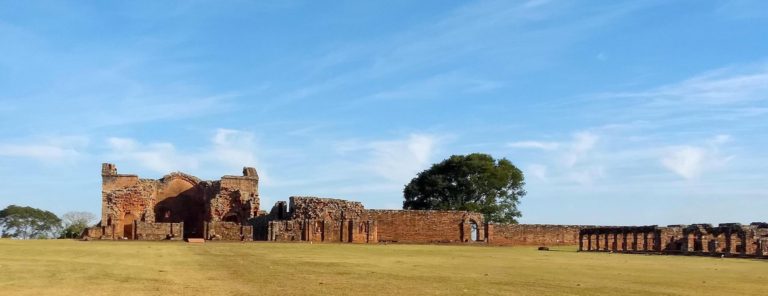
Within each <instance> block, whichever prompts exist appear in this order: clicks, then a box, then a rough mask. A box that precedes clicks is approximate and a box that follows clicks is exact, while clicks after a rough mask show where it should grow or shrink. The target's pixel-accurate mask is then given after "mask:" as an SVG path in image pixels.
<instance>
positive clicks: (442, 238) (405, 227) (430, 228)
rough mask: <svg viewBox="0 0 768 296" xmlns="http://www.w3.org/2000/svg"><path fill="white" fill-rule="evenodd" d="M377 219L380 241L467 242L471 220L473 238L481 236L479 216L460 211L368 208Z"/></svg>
mask: <svg viewBox="0 0 768 296" xmlns="http://www.w3.org/2000/svg"><path fill="white" fill-rule="evenodd" d="M367 215H368V217H369V219H370V220H374V221H376V223H377V225H376V226H377V236H378V241H380V242H404V243H436V242H445V243H452V242H469V241H470V240H471V237H472V234H471V233H472V231H473V230H472V226H471V223H472V221H473V222H474V223H475V225H476V227H477V228H476V233H475V237H476V240H483V239H484V238H485V234H484V231H483V227H482V225H483V216H482V214H479V213H472V212H464V211H409V210H404V211H400V210H368V211H367Z"/></svg>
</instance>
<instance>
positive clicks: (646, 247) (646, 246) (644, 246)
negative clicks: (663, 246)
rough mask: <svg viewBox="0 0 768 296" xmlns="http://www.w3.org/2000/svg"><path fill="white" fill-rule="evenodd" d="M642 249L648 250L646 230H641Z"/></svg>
mask: <svg viewBox="0 0 768 296" xmlns="http://www.w3.org/2000/svg"><path fill="white" fill-rule="evenodd" d="M643 251H645V252H648V251H649V249H648V231H645V232H643Z"/></svg>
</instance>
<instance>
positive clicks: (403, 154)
mask: <svg viewBox="0 0 768 296" xmlns="http://www.w3.org/2000/svg"><path fill="white" fill-rule="evenodd" d="M436 143H437V137H435V136H432V135H425V134H412V135H410V136H408V138H406V139H401V140H391V141H377V142H372V143H370V144H369V147H370V154H371V157H372V158H371V161H370V162H369V163H368V166H369V168H370V169H371V170H372V171H373V172H374V173H376V174H378V175H379V176H382V177H384V178H385V179H387V180H390V181H393V182H398V183H401V184H405V183H407V181H408V180H410V179H411V178H413V177H415V176H416V173H418V172H419V171H420V170H423V169H425V168H426V167H427V166H428V165H429V164H430V161H431V160H432V156H433V154H434V152H435V146H436Z"/></svg>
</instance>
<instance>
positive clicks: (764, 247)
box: [579, 222, 768, 257]
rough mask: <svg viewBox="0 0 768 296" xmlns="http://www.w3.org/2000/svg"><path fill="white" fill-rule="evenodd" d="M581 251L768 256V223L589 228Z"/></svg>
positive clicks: (583, 232) (583, 231)
mask: <svg viewBox="0 0 768 296" xmlns="http://www.w3.org/2000/svg"><path fill="white" fill-rule="evenodd" d="M579 250H580V251H595V252H622V253H659V254H679V255H705V256H724V257H768V223H764V222H755V223H752V224H750V225H741V224H739V223H723V224H719V225H718V226H712V225H711V224H692V225H669V226H667V227H659V226H656V225H652V226H625V227H621V226H614V227H588V228H583V229H581V231H580V232H579Z"/></svg>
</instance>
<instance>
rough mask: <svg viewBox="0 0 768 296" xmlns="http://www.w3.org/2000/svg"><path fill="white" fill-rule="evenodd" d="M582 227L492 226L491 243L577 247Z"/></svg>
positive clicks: (538, 225) (542, 225)
mask: <svg viewBox="0 0 768 296" xmlns="http://www.w3.org/2000/svg"><path fill="white" fill-rule="evenodd" d="M584 227H588V226H582V225H546V224H491V225H489V227H488V228H489V230H488V231H489V236H490V242H489V243H491V244H494V245H539V246H553V245H577V244H579V230H581V229H582V228H584Z"/></svg>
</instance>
